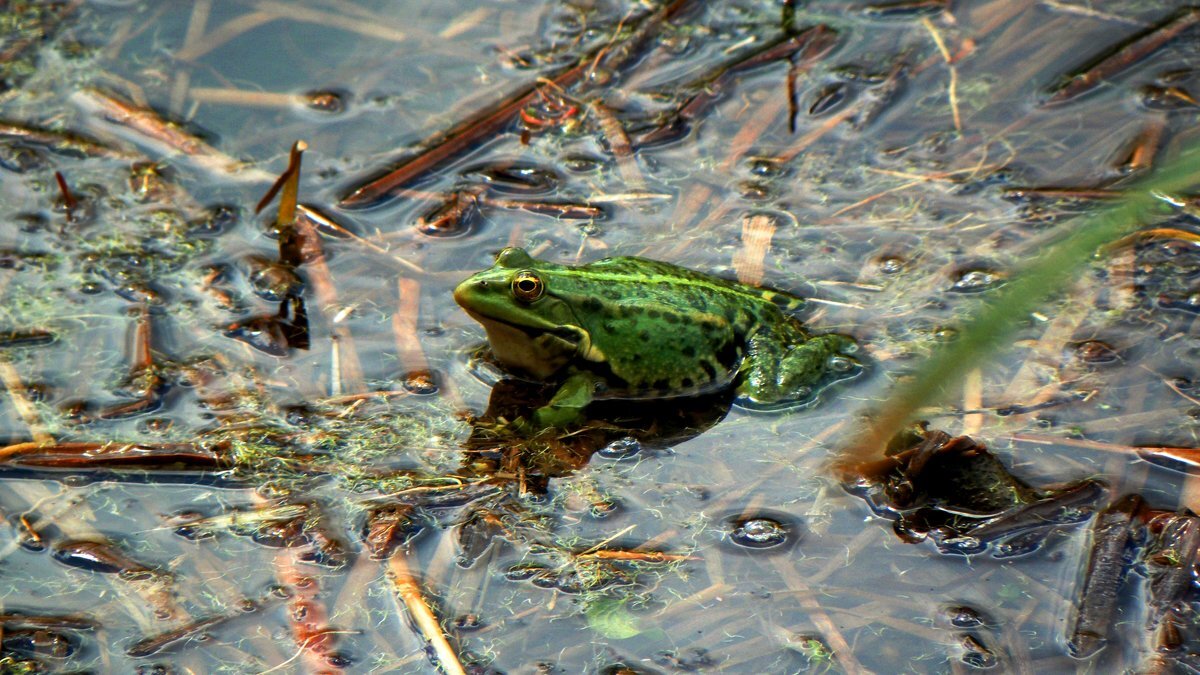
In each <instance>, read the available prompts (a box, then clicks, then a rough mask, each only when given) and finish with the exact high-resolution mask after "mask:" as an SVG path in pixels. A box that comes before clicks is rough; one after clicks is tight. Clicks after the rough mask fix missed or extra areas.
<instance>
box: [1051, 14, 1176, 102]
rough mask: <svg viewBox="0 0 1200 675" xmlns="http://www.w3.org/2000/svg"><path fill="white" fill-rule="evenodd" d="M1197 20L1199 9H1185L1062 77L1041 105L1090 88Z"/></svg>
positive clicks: (1134, 62) (1067, 98)
mask: <svg viewBox="0 0 1200 675" xmlns="http://www.w3.org/2000/svg"><path fill="white" fill-rule="evenodd" d="M1197 24H1200V9H1187V10H1184V11H1181V12H1179V13H1177V14H1175V15H1174V16H1172V17H1171V18H1169V19H1167V20H1166V21H1164V22H1162V23H1160V24H1158V25H1157V26H1154V27H1153V28H1151V29H1150V30H1149V31H1147V32H1145V33H1142V34H1141V35H1139V36H1137V37H1135V38H1133V39H1132V40H1131V41H1129V42H1126V43H1125V44H1124V45H1123V46H1121V47H1119V48H1118V49H1117V51H1116V52H1115V53H1113V54H1110V55H1108V56H1104V57H1102V58H1100V59H1099V60H1098V61H1095V62H1093V63H1090V64H1088V65H1086V66H1084V67H1082V68H1080V69H1078V70H1076V71H1075V72H1073V73H1071V74H1069V75H1067V76H1066V77H1064V78H1063V79H1064V83H1063V84H1060V85H1059V86H1058V87H1056V88H1055V89H1054V90H1052V92H1051V93H1052V96H1051V97H1050V98H1049V99H1047V100H1046V102H1045V104H1044V105H1057V104H1059V103H1064V102H1066V101H1070V100H1071V99H1073V98H1077V97H1079V96H1082V95H1083V94H1086V93H1088V92H1090V91H1092V90H1093V89H1095V88H1096V87H1098V86H1100V84H1101V83H1102V82H1104V81H1105V80H1107V79H1109V78H1112V77H1114V76H1116V75H1119V74H1121V73H1122V72H1123V71H1125V70H1126V69H1128V68H1129V67H1131V66H1133V65H1134V64H1136V63H1137V62H1138V61H1141V60H1142V59H1144V58H1146V57H1147V56H1149V55H1150V54H1153V53H1154V52H1156V51H1158V50H1159V49H1161V48H1162V47H1163V46H1164V45H1166V44H1167V43H1168V42H1170V41H1171V40H1174V39H1175V38H1177V37H1179V35H1181V34H1182V33H1184V32H1185V31H1187V30H1188V29H1190V28H1192V27H1194V26H1196V25H1197Z"/></svg>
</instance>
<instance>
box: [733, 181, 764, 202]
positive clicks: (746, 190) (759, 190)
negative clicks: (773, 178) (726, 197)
mask: <svg viewBox="0 0 1200 675" xmlns="http://www.w3.org/2000/svg"><path fill="white" fill-rule="evenodd" d="M738 194H740V195H741V196H742V198H743V199H749V200H750V201H755V202H759V201H763V200H765V199H770V198H771V186H769V185H767V184H766V183H762V182H759V181H755V180H747V181H742V182H741V183H738Z"/></svg>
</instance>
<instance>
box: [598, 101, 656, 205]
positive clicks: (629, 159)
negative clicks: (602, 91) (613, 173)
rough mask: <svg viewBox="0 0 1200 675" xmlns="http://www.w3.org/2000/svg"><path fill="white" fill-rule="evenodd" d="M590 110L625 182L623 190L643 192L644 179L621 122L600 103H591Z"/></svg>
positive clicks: (611, 111) (610, 110) (644, 187)
mask: <svg viewBox="0 0 1200 675" xmlns="http://www.w3.org/2000/svg"><path fill="white" fill-rule="evenodd" d="M591 109H592V112H593V113H595V115H596V118H597V119H598V120H599V123H600V133H601V134H603V135H604V140H605V141H607V142H608V149H609V151H610V152H611V153H612V155H613V157H614V158H615V159H616V160H617V172H618V173H619V174H620V175H621V180H623V181H624V182H625V189H626V190H631V191H635V192H636V191H643V190H645V189H646V178H645V176H643V175H642V170H641V168H640V167H639V166H638V164H637V157H636V156H635V155H634V154H633V144H632V143H630V142H629V134H627V133H625V127H624V126H623V125H622V124H621V120H619V119H617V116H616V114H615V113H614V112H613V110H612V108H609V107H608V106H606V105H604V104H603V103H601V102H600V101H596V102H595V103H592V105H591Z"/></svg>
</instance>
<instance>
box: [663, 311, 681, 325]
mask: <svg viewBox="0 0 1200 675" xmlns="http://www.w3.org/2000/svg"><path fill="white" fill-rule="evenodd" d="M663 320H665V321H666V322H667V323H679V316H678V315H676V314H670V313H668V314H664V315H663Z"/></svg>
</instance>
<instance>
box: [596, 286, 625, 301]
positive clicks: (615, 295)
mask: <svg viewBox="0 0 1200 675" xmlns="http://www.w3.org/2000/svg"><path fill="white" fill-rule="evenodd" d="M600 295H603V296H604V297H606V298H608V299H609V300H620V299H621V291H618V290H616V289H615V288H606V289H604V290H603V291H600Z"/></svg>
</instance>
